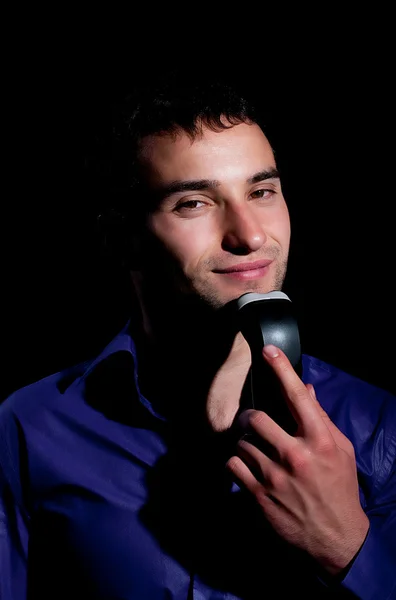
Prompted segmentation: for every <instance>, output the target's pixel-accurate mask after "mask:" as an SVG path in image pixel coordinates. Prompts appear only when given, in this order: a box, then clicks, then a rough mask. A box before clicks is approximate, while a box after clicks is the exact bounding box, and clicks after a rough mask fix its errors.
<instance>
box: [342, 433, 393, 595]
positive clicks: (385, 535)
mask: <svg viewBox="0 0 396 600" xmlns="http://www.w3.org/2000/svg"><path fill="white" fill-rule="evenodd" d="M395 454H396V434H395V435H394V436H393V439H392V441H391V447H390V451H389V452H388V454H387V456H385V457H384V459H385V461H389V462H388V464H390V473H389V476H388V478H387V479H386V481H385V483H383V485H382V486H381V488H380V490H379V491H378V492H377V494H376V495H375V499H374V500H373V502H370V505H369V506H368V507H367V509H366V514H367V516H368V518H369V520H370V528H369V531H368V535H367V537H366V539H365V542H364V544H363V546H362V547H361V549H360V551H359V553H358V555H357V557H356V558H355V560H354V562H353V564H352V566H351V568H350V569H349V571H348V573H347V575H346V576H345V578H344V580H343V581H342V584H341V585H342V587H343V588H344V589H347V590H349V591H350V592H352V593H353V594H354V595H355V596H356V597H357V598H360V599H361V600H396V468H395V463H396V460H395Z"/></svg>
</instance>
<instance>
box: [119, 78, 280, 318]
mask: <svg viewBox="0 0 396 600" xmlns="http://www.w3.org/2000/svg"><path fill="white" fill-rule="evenodd" d="M150 93H151V96H150ZM125 106H126V110H125V109H124V115H126V117H124V123H126V124H127V128H126V130H125V129H124V137H123V140H124V142H125V141H126V143H127V147H128V148H129V153H128V154H127V156H128V158H127V160H128V161H129V164H128V167H129V172H130V175H131V177H130V181H131V188H130V193H129V198H128V196H124V198H125V200H124V212H127V215H128V219H129V221H130V222H131V223H132V227H131V230H130V231H131V232H132V233H131V235H132V236H133V240H132V238H131V240H130V241H131V245H132V247H133V257H132V270H133V271H135V272H136V271H137V272H139V274H140V275H139V280H140V281H142V282H143V287H146V288H148V289H150V290H151V293H152V290H153V289H155V288H157V289H158V291H159V293H166V294H168V295H170V296H171V297H174V298H175V300H178V301H183V299H184V298H185V299H188V298H195V299H199V300H200V301H202V302H203V303H204V304H205V305H206V306H208V307H211V308H215V309H217V308H220V307H222V306H224V305H225V304H226V303H227V302H229V301H230V300H233V299H235V298H238V297H239V296H240V295H242V294H243V293H245V292H249V291H254V292H268V291H270V290H273V289H280V288H281V286H282V283H283V280H284V277H285V273H286V265H287V258H288V251H289V239H290V223H289V215H288V210H287V207H286V203H285V200H284V198H283V195H282V190H281V185H280V181H279V176H278V172H277V167H276V163H275V159H274V154H273V151H272V149H271V146H270V144H269V142H268V140H267V138H266V136H265V135H264V133H263V131H262V129H261V128H260V126H259V125H258V124H257V121H258V119H257V117H256V115H255V112H254V110H253V109H252V108H250V107H249V105H248V103H247V102H246V101H245V100H244V99H243V98H241V97H239V96H238V94H237V93H236V92H234V91H233V90H231V89H230V88H228V87H227V86H223V85H221V84H217V85H211V84H206V85H205V84H202V83H201V84H200V85H198V84H197V85H193V86H189V85H185V86H183V85H177V84H176V83H172V84H169V85H167V86H163V87H162V89H161V90H154V92H152V91H151V92H150V90H148V91H147V95H146V96H145V97H143V98H142V99H141V100H140V102H136V100H130V101H129V102H127V103H126V105H125ZM250 263H251V264H250ZM250 267H253V268H250ZM241 269H243V270H241ZM135 281H137V278H136V277H135Z"/></svg>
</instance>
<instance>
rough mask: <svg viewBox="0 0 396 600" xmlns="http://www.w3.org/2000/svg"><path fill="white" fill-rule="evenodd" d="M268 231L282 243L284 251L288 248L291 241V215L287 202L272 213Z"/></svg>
mask: <svg viewBox="0 0 396 600" xmlns="http://www.w3.org/2000/svg"><path fill="white" fill-rule="evenodd" d="M267 233H268V234H269V235H270V237H272V238H273V239H274V240H276V241H277V242H278V243H279V244H280V246H281V247H282V248H283V250H284V251H287V250H288V248H289V243H290V217H289V212H288V210H287V208H286V204H285V205H284V206H282V207H280V208H279V209H278V210H277V211H276V212H275V213H274V214H273V215H272V219H271V222H270V223H269V224H268V228H267Z"/></svg>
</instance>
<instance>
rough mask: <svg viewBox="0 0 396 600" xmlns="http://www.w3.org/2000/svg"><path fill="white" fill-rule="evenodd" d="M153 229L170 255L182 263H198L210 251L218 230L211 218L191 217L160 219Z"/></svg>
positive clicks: (154, 223)
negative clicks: (186, 218) (173, 219)
mask: <svg viewBox="0 0 396 600" xmlns="http://www.w3.org/2000/svg"><path fill="white" fill-rule="evenodd" d="M151 230H152V232H153V234H154V236H155V238H156V239H157V240H159V241H160V243H161V245H162V246H163V247H165V248H166V250H167V252H168V253H169V255H171V256H172V257H173V258H175V259H176V260H177V262H178V263H179V264H181V265H188V264H191V263H192V264H197V263H198V262H199V261H200V260H201V259H202V257H203V256H204V255H205V254H207V253H208V252H210V249H211V247H212V246H213V244H214V241H215V239H216V231H215V228H214V226H213V223H211V220H210V219H198V218H197V219H190V220H185V221H182V220H180V221H177V222H176V223H175V222H172V221H170V220H167V219H158V220H157V221H156V222H153V223H152V226H151Z"/></svg>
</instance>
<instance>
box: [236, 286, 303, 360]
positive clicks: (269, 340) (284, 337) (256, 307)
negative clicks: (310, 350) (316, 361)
mask: <svg viewBox="0 0 396 600" xmlns="http://www.w3.org/2000/svg"><path fill="white" fill-rule="evenodd" d="M236 308H237V315H238V321H239V325H240V330H241V332H242V334H243V336H244V337H245V338H246V340H247V342H248V344H249V346H250V349H251V352H252V356H253V357H255V356H261V351H262V349H263V347H264V345H267V344H273V345H274V346H277V347H278V348H280V349H281V350H282V351H283V352H284V353H285V354H286V356H287V357H288V359H289V360H290V362H291V364H292V365H293V367H295V368H296V367H297V366H298V365H299V363H300V360H301V343H300V335H299V330H298V324H297V320H296V318H295V316H294V312H293V307H292V302H291V300H290V298H289V297H288V296H287V295H286V294H285V293H284V292H279V291H272V292H269V293H267V294H256V293H251V292H249V293H247V294H243V295H242V296H240V297H239V298H238V300H237V301H236Z"/></svg>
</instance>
